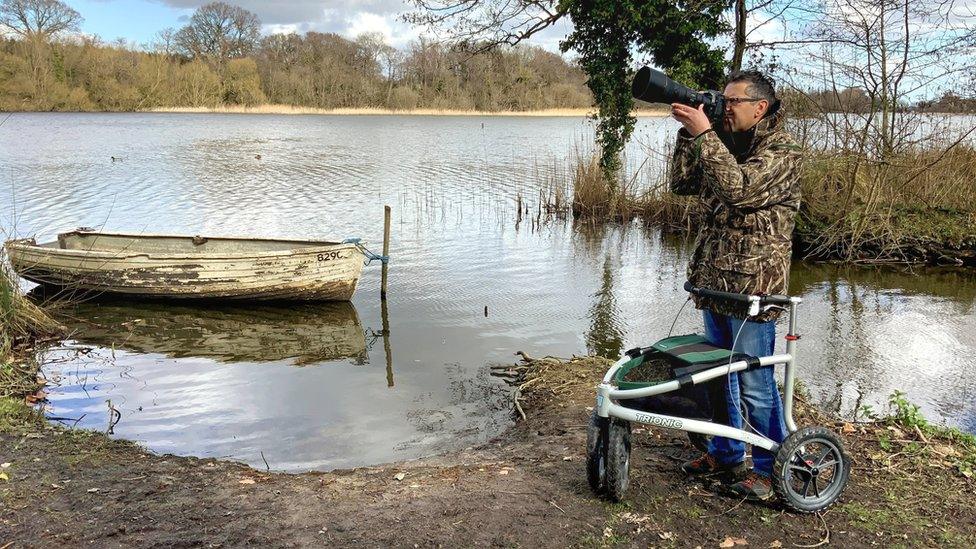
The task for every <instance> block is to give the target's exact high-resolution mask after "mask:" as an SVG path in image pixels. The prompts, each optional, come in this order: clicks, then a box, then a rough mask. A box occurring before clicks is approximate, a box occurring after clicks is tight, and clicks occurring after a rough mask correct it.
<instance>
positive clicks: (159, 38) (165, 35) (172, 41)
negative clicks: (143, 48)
mask: <svg viewBox="0 0 976 549" xmlns="http://www.w3.org/2000/svg"><path fill="white" fill-rule="evenodd" d="M148 46H149V47H148V48H147V49H149V50H151V51H154V52H156V53H161V54H163V55H173V54H174V53H176V29H174V28H173V27H166V28H165V29H163V30H161V31H159V32H157V33H156V36H154V37H153V39H152V41H151V42H149V45H148Z"/></svg>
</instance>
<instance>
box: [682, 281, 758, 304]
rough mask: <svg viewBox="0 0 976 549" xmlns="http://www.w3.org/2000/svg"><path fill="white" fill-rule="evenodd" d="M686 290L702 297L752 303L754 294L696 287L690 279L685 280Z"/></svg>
mask: <svg viewBox="0 0 976 549" xmlns="http://www.w3.org/2000/svg"><path fill="white" fill-rule="evenodd" d="M685 291H686V292H688V293H690V294H695V295H697V296H701V297H710V298H713V299H723V300H726V301H739V302H742V303H752V299H751V298H752V296H750V295H746V294H734V293H732V292H719V291H717V290H708V289H705V288H696V287H695V286H694V285H692V283H691V281H690V280H686V281H685Z"/></svg>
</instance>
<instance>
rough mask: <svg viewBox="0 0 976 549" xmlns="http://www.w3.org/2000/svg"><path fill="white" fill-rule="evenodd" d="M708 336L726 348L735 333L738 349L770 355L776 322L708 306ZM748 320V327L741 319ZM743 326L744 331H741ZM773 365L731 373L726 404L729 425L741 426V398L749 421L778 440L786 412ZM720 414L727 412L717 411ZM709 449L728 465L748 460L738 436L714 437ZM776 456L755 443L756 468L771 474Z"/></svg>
mask: <svg viewBox="0 0 976 549" xmlns="http://www.w3.org/2000/svg"><path fill="white" fill-rule="evenodd" d="M703 312H704V317H705V338H706V339H708V341H709V342H711V344H712V345H716V346H718V347H722V348H724V349H731V348H732V340H733V339H735V337H736V334H738V336H739V338H738V340H737V341H736V344H735V349H734V350H735V351H737V352H740V353H746V354H749V355H752V356H768V355H771V354H773V347H774V345H775V344H776V322H775V321H769V322H750V321H744V320H740V319H737V318H732V317H729V316H725V315H721V314H718V313H713V312H711V311H708V310H705V311H703ZM743 322H745V327H742V323H743ZM740 327H742V332H741V333H740V332H739V329H740ZM773 370H774V368H773V366H766V367H763V368H757V369H755V370H748V371H743V372H737V373H733V374H731V375H729V376H728V383H726V385H725V406H726V411H727V413H728V415H727V416H726V417H727V418H728V420H729V425H730V426H732V427H735V428H736V429H742V427H743V421H742V413H741V412H740V411H739V408H740V406H739V402H740V399H741V401H742V402H745V405H746V413H747V416H748V419H749V424H750V425H752V427H753V429H754V430H755V431H757V432H758V433H759V434H761V435H763V436H765V437H768V438H769V439H771V440H774V441H776V442H783V440H784V439H786V435H787V432H786V422H785V420H784V416H783V401H782V399H781V398H780V395H779V389H777V387H776V378H775V377H774V376H773ZM721 405H722V403H721V401H719V402H713V406H715V407H718V406H721ZM716 415H717V416H719V417H721V416H724V414H722V413H720V412H719V413H717V414H716ZM708 453H709V454H711V455H712V456H713V457H715V459H716V460H717V461H718V462H719V463H721V464H723V465H729V464H733V463H739V462H741V461H743V460H745V456H746V444H745V443H744V442H741V441H738V440H732V439H728V438H725V437H713V438H712V441H711V443H710V444H709V446H708ZM774 458H775V456H774V455H773V454H772V453H770V452H769V450H766V449H764V448H759V447H753V449H752V465H753V470H754V471H756V472H757V473H760V474H763V475H767V476H769V475H771V474H772V471H773V460H774Z"/></svg>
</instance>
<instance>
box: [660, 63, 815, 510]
mask: <svg viewBox="0 0 976 549" xmlns="http://www.w3.org/2000/svg"><path fill="white" fill-rule="evenodd" d="M724 94H725V98H726V110H725V119H724V122H723V124H722V128H712V125H711V123H710V122H709V120H708V117H707V116H706V115H705V113H704V111H703V108H702V107H699V108H697V109H695V108H693V107H689V106H686V105H682V104H678V103H675V104H673V105H671V108H672V116H673V117H674V119H675V120H677V121H678V122H680V123H681V125H682V126H683V127H682V129H680V130H679V131H678V141H677V146H676V148H675V152H674V158H673V160H672V168H671V169H672V171H671V174H670V188H671V191H672V192H674V193H676V194H679V195H698V197H699V199H700V201H701V205H702V206H703V213H702V215H703V219H702V224H701V227H700V230H699V233H698V240H697V243H696V247H695V252H694V254H693V256H692V258H691V261H690V262H689V265H688V280H690V281H691V282H692V284H694V285H695V286H698V287H702V288H708V289H711V290H720V291H725V292H735V293H743V294H753V295H760V294H786V293H787V283H788V280H789V273H790V255H791V239H792V233H793V224H794V216H795V215H796V212H797V210H798V209H799V205H800V183H799V170H800V160H801V156H800V147H799V146H797V144H796V142H795V140H794V139H793V137H792V136H791V135H790V134H788V133H786V131H784V129H783V122H784V114H783V112H782V110H781V109H780V103H779V100H777V99H776V92H775V90H774V87H773V83H772V81H770V80H769V78H767V77H765V76H763V75H762V74H761V73H759V72H756V71H744V72H736V73H734V74H732V76H731V77H730V78H729V82H728V84H727V85H726V87H725V91H724ZM696 306H697V307H698V308H699V309H702V310H703V316H704V322H705V337H706V338H707V339H708V340H709V341H710V342H711V343H712V344H713V345H717V346H719V347H723V348H726V349H732V346H733V340H735V341H734V344H735V349H734V350H735V351H737V352H742V353H747V354H750V355H754V356H761V355H770V354H773V346H774V343H775V339H776V318H777V317H778V315H779V311H766V312H763V313H761V314H760V315H759V316H756V317H751V318H748V319H746V318H745V317H746V311H744V310H740V306H737V305H734V304H731V303H724V302H718V301H710V300H707V299H704V298H696ZM773 371H774V369H773V367H772V366H769V367H764V368H759V369H755V370H751V371H745V372H739V373H737V374H736V373H733V374H731V375H730V376H728V380H727V382H726V384H725V390H724V397H725V399H724V400H725V402H721V398H719V401H720V402H713V403H712V405H713V407H714V408H716V413H715V417H716V420H717V421H723V422H725V421H727V422H728V424H729V425H731V426H732V427H736V428H740V429H741V428H742V426H743V415H745V416H746V417H747V418H748V425H749V426H751V428H752V429H754V430H756V431H758V432H759V433H760V434H762V435H764V436H766V437H769V438H770V439H772V440H775V441H777V442H782V441H783V440H784V439H785V438H786V435H787V431H786V425H785V421H784V417H783V404H782V400H781V399H780V395H779V390H778V389H777V387H776V379H775V378H774V376H773ZM713 394H714V393H713ZM719 395H720V396H721V393H719ZM740 402H744V403H745V406H746V412H745V413H743V412H742V411H741V406H740ZM723 405H724V407H725V408H724V409H722V408H721V407H722V406H723ZM774 458H775V456H774V455H773V454H771V453H770V452H769V451H767V450H764V449H762V448H757V447H754V448H753V454H752V463H753V469H752V471H751V472H749V474H748V475H746V476H745V478H744V479H743V480H741V481H739V482H737V483H735V484H733V485H732V486H731V487H730V489H731V491H732V492H733V493H734V494H737V495H739V496H742V497H745V498H748V499H752V500H765V499H768V498H770V497H772V495H773V492H772V484H771V480H770V477H771V474H772V466H773V460H774ZM682 469H683V470H684V471H685V472H686V473H687V474H689V475H707V474H713V473H720V472H741V471H744V470H745V444H744V443H742V442H740V441H736V440H730V439H727V438H721V437H714V438H713V440H712V442H711V443H710V444H709V448H708V452H706V453H705V454H704V455H703V456H702V457H700V458H698V459H696V460H694V461H690V462H687V463H685V464H683V465H682Z"/></svg>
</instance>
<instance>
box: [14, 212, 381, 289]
mask: <svg viewBox="0 0 976 549" xmlns="http://www.w3.org/2000/svg"><path fill="white" fill-rule="evenodd" d="M4 248H5V249H6V251H7V256H8V257H9V258H10V264H11V265H12V266H13V268H14V270H15V271H16V272H17V274H19V275H20V276H22V277H24V278H26V279H27V280H30V281H31V282H36V283H38V284H43V285H48V286H59V287H67V288H71V289H77V290H83V291H92V292H106V293H112V294H123V295H128V296H139V297H152V298H167V299H168V298H175V299H248V300H302V301H348V300H349V299H351V298H352V294H353V292H355V291H356V284H357V283H358V282H359V276H360V274H361V273H362V269H363V260H364V258H365V255H364V254H363V252H362V250H361V248H360V246H359V245H358V244H357V243H355V242H351V243H345V242H328V241H315V240H275V239H264V238H229V237H205V236H173V235H143V234H122V233H104V232H99V231H94V230H89V229H78V230H76V231H71V232H67V233H61V234H59V235H58V238H57V240H56V241H53V242H46V243H43V244H38V243H37V242H36V241H35V240H34V239H33V238H27V239H19V240H10V241H7V242H6V243H5V244H4Z"/></svg>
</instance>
